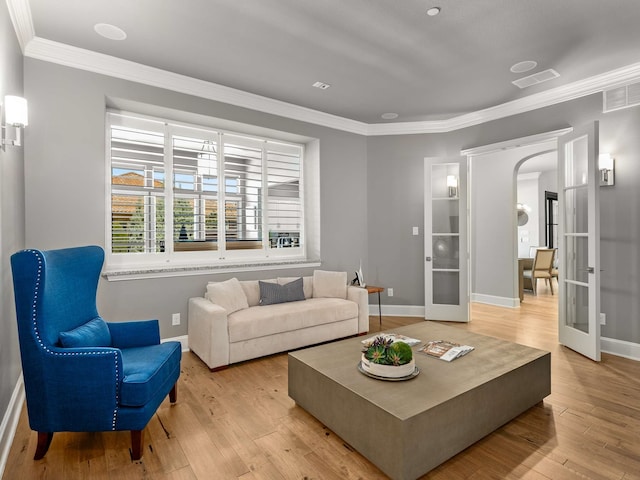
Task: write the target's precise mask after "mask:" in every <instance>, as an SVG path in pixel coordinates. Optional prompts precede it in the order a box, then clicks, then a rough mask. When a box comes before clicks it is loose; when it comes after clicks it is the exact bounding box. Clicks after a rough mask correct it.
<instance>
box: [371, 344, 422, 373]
mask: <svg viewBox="0 0 640 480" xmlns="http://www.w3.org/2000/svg"><path fill="white" fill-rule="evenodd" d="M361 365H362V369H363V370H364V371H365V372H368V373H370V374H372V375H375V376H378V377H386V378H400V377H406V376H408V375H411V374H412V373H413V372H414V370H415V361H414V359H413V351H412V350H411V347H410V346H409V345H408V344H406V343H405V342H402V341H396V342H394V341H393V339H389V338H385V337H382V336H380V337H376V338H374V339H373V341H372V342H371V343H370V344H368V345H367V346H365V348H364V350H363V351H362V360H361Z"/></svg>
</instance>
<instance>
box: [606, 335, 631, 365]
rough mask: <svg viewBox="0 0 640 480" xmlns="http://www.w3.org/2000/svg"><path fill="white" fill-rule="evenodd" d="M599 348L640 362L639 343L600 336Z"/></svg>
mask: <svg viewBox="0 0 640 480" xmlns="http://www.w3.org/2000/svg"><path fill="white" fill-rule="evenodd" d="M600 350H601V351H602V352H603V353H610V354H611V355H616V356H618V357H624V358H628V359H630V360H635V361H638V362H640V343H633V342H627V341H625V340H617V339H615V338H607V337H600Z"/></svg>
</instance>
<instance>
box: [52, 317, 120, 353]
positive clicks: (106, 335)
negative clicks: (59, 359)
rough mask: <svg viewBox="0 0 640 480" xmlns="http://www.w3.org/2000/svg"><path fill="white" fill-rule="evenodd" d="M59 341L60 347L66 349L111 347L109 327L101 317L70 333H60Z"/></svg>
mask: <svg viewBox="0 0 640 480" xmlns="http://www.w3.org/2000/svg"><path fill="white" fill-rule="evenodd" d="M59 339H60V345H62V346H63V347H65V348H78V347H109V346H111V333H110V332H109V327H108V326H107V323H106V322H105V321H104V320H103V319H102V318H100V317H96V318H94V319H93V320H89V321H88V322H87V323H85V324H83V325H80V326H79V327H76V328H74V329H73V330H69V331H68V332H60V335H59Z"/></svg>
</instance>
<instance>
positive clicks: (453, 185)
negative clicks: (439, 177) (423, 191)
mask: <svg viewBox="0 0 640 480" xmlns="http://www.w3.org/2000/svg"><path fill="white" fill-rule="evenodd" d="M447 188H448V189H449V197H457V196H458V177H456V176H455V175H447Z"/></svg>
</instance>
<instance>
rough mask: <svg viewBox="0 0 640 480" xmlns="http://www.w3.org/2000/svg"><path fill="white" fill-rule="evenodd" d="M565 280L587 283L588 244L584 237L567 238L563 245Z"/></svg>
mask: <svg viewBox="0 0 640 480" xmlns="http://www.w3.org/2000/svg"><path fill="white" fill-rule="evenodd" d="M565 248H566V250H565V252H566V254H565V255H564V258H565V265H564V269H565V271H566V275H565V278H566V279H567V280H573V281H576V282H583V283H588V282H589V273H588V272H587V268H588V266H589V242H588V238H587V237H586V236H583V237H567V239H566V244H565Z"/></svg>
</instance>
